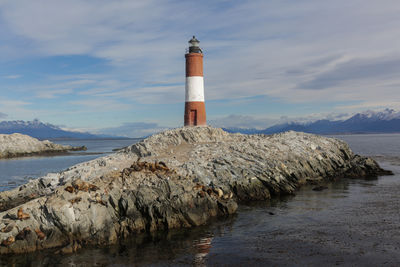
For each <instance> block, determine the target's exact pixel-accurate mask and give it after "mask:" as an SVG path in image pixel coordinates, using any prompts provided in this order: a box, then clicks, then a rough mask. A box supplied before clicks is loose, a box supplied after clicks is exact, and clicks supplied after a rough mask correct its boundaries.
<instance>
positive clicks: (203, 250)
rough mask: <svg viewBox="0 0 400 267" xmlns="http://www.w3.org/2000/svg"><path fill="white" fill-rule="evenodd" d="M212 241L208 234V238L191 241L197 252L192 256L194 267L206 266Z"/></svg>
mask: <svg viewBox="0 0 400 267" xmlns="http://www.w3.org/2000/svg"><path fill="white" fill-rule="evenodd" d="M212 240H213V235H212V234H209V236H206V237H202V238H200V239H197V240H194V241H193V247H194V249H195V251H196V252H197V253H196V254H195V255H194V265H195V266H206V257H207V255H208V254H209V253H210V249H211V247H212V246H211V242H212Z"/></svg>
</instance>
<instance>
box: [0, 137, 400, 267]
mask: <svg viewBox="0 0 400 267" xmlns="http://www.w3.org/2000/svg"><path fill="white" fill-rule="evenodd" d="M335 137H336V138H341V139H344V140H345V141H347V142H348V143H349V144H350V146H351V147H352V148H353V150H354V151H355V152H356V153H360V154H367V155H371V156H379V157H380V158H379V161H380V163H381V166H382V167H384V168H386V169H390V170H392V171H393V172H394V173H395V175H393V176H382V177H379V178H378V179H362V180H361V179H341V180H339V181H337V182H334V183H330V184H327V187H328V189H326V190H324V191H318V192H317V191H312V190H311V189H312V187H303V188H301V189H300V190H299V191H298V192H297V193H296V195H295V196H289V197H285V198H281V199H274V200H272V201H266V202H255V203H252V204H250V205H241V206H240V207H239V210H238V212H237V214H236V215H233V216H231V217H227V218H221V219H216V220H214V221H212V222H211V223H210V224H209V225H208V226H203V227H198V228H195V229H187V230H177V231H170V232H159V233H157V234H156V235H153V236H150V235H141V236H137V237H135V238H131V239H129V240H126V241H124V242H122V243H121V244H118V245H113V246H108V247H103V248H90V249H83V250H81V251H79V252H78V253H75V254H72V255H68V256H56V255H54V254H53V252H52V251H48V252H39V253H33V254H28V255H23V256H17V257H14V256H13V257H10V256H8V257H1V258H0V263H2V264H7V265H10V264H13V263H17V264H18V263H19V264H27V263H29V264H32V265H34V266H36V265H42V266H132V265H133V266H188V265H189V266H190V265H195V266H243V265H253V266H265V265H267V264H270V265H273V266H321V265H322V264H325V265H327V266H332V265H341V266H382V265H386V266H398V265H400V251H399V250H400V234H399V226H400V224H399V223H400V213H399V209H400V198H399V189H400V162H397V164H393V163H392V162H391V160H393V159H394V158H396V157H399V155H400V135H361V136H335ZM395 163H396V162H395Z"/></svg>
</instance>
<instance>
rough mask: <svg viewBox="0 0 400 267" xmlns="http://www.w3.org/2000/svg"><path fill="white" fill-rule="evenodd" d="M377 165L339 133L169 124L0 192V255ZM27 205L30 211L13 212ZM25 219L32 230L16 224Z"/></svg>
mask: <svg viewBox="0 0 400 267" xmlns="http://www.w3.org/2000/svg"><path fill="white" fill-rule="evenodd" d="M383 173H385V171H384V170H382V169H381V168H380V167H379V166H378V164H377V163H376V162H375V161H374V160H372V159H369V158H365V157H362V156H358V155H354V154H353V152H352V151H351V150H350V149H349V147H348V146H347V144H346V143H344V142H342V141H340V140H337V139H332V138H326V137H321V136H317V135H312V134H305V133H297V132H286V133H281V134H276V135H270V136H268V135H242V134H228V133H226V132H224V131H223V130H221V129H215V128H211V127H187V128H180V129H174V130H168V131H165V132H162V133H159V134H156V135H153V136H151V137H149V138H147V139H144V140H143V141H141V142H139V143H136V144H134V145H132V146H129V147H127V148H125V149H124V150H121V151H118V152H117V153H115V154H112V155H108V156H106V157H102V158H99V159H95V160H92V161H89V162H84V163H80V164H78V165H75V166H72V167H70V168H68V169H67V170H64V171H62V172H60V173H52V174H48V175H46V176H45V177H42V178H39V179H37V180H34V181H31V182H29V183H28V184H26V185H23V186H20V187H19V188H16V189H13V190H11V191H7V192H0V209H1V210H2V212H0V218H1V220H2V222H1V223H2V224H1V225H2V226H1V227H2V229H3V228H4V227H6V226H7V225H8V224H6V221H7V222H9V221H13V223H14V224H15V226H14V227H12V229H11V230H10V231H9V232H7V233H6V232H4V233H2V232H0V240H6V241H4V242H5V244H8V243H9V241H10V240H9V241H7V238H8V237H10V236H17V237H18V238H16V241H15V242H13V243H12V244H11V245H7V246H6V245H3V246H2V247H0V254H5V253H21V252H27V251H34V250H39V249H45V248H55V247H60V248H62V249H61V250H59V253H70V252H74V251H76V250H77V249H78V248H79V247H81V246H86V245H104V244H110V243H115V242H117V241H118V239H121V238H126V237H127V236H130V235H134V234H135V233H141V232H152V231H157V230H165V229H173V228H184V227H194V226H198V225H202V224H206V223H207V222H208V220H209V219H210V218H212V217H215V216H226V215H229V214H233V213H235V212H236V210H237V206H238V203H240V202H246V201H253V200H266V199H269V198H271V197H273V196H276V195H280V194H292V193H293V192H294V191H295V190H296V189H297V188H298V187H299V186H301V185H302V184H305V183H312V182H315V183H317V182H320V181H322V180H327V179H328V180H329V179H336V178H338V177H350V178H351V177H356V176H357V177H360V176H361V177H369V176H374V175H375V176H376V175H379V174H383ZM19 210H20V211H21V212H22V213H21V212H19ZM23 211H27V212H28V213H29V217H30V218H29V219H27V220H21V219H20V220H18V218H19V217H20V216H17V214H18V213H19V214H25V213H24V212H23ZM25 227H28V229H34V231H35V233H36V234H35V233H33V232H32V233H30V231H26V232H21V231H19V232H18V229H25ZM9 228H11V226H10V227H9ZM5 229H7V228H5Z"/></svg>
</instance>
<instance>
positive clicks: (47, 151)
mask: <svg viewBox="0 0 400 267" xmlns="http://www.w3.org/2000/svg"><path fill="white" fill-rule="evenodd" d="M86 149H87V148H86V147H85V146H79V147H72V146H63V145H59V144H55V143H52V142H50V141H48V140H44V141H40V140H38V139H36V138H33V137H30V136H28V135H24V134H19V133H14V134H0V159H9V158H17V157H26V156H47V155H62V154H66V153H68V152H71V151H85V150H86Z"/></svg>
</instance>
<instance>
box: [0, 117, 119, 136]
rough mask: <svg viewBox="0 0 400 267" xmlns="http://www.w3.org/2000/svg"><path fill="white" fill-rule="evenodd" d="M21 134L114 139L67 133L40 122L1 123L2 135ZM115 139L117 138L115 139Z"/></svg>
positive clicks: (88, 134) (0, 130)
mask: <svg viewBox="0 0 400 267" xmlns="http://www.w3.org/2000/svg"><path fill="white" fill-rule="evenodd" d="M12 133H21V134H26V135H29V136H32V137H35V138H38V139H41V140H43V139H57V138H71V139H98V138H112V136H107V135H95V134H91V133H81V132H73V131H65V130H62V129H61V128H60V127H58V126H55V125H52V124H50V123H43V122H40V121H39V120H33V121H2V122H0V134H12ZM114 138H115V137H114Z"/></svg>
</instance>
